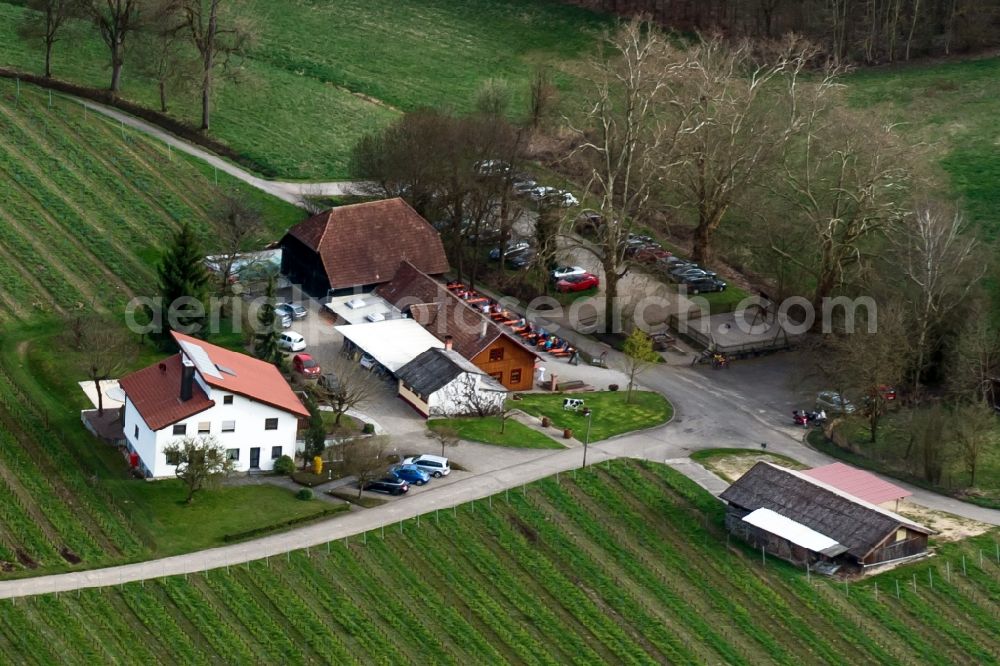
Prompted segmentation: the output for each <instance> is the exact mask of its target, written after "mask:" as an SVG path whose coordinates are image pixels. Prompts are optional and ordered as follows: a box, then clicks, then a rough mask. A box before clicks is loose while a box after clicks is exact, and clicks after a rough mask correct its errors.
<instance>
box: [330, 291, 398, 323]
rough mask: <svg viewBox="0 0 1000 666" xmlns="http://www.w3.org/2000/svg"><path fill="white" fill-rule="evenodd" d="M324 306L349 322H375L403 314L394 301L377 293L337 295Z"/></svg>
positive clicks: (395, 317)
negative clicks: (394, 304)
mask: <svg viewBox="0 0 1000 666" xmlns="http://www.w3.org/2000/svg"><path fill="white" fill-rule="evenodd" d="M324 307H326V309H327V310H329V311H330V312H332V313H334V314H335V315H337V316H338V317H340V318H341V319H343V320H344V321H346V322H347V323H348V324H364V323H367V322H372V323H374V322H378V321H382V320H385V319H400V318H401V317H402V316H403V315H402V313H400V311H399V310H398V309H397V308H396V307H395V306H393V304H392V303H389V302H388V301H386V300H385V299H383V298H380V297H379V296H376V295H375V294H351V295H349V296H335V297H333V298H331V299H330V302H329V303H326V304H325V306H324Z"/></svg>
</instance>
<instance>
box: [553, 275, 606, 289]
mask: <svg viewBox="0 0 1000 666" xmlns="http://www.w3.org/2000/svg"><path fill="white" fill-rule="evenodd" d="M599 284H601V281H600V280H599V279H598V278H597V276H596V275H594V274H593V273H584V274H582V275H567V276H566V277H564V278H563V279H561V280H559V281H558V282H556V291H561V292H564V293H565V292H570V291H587V290H588V289H596V288H597V286H598V285H599Z"/></svg>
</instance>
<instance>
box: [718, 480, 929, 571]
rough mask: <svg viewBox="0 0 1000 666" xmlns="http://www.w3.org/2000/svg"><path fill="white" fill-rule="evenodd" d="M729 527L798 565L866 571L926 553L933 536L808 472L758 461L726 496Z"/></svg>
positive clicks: (915, 524)
mask: <svg viewBox="0 0 1000 666" xmlns="http://www.w3.org/2000/svg"><path fill="white" fill-rule="evenodd" d="M719 497H720V498H721V499H722V500H724V501H725V502H726V503H727V504H728V509H727V511H726V528H727V529H728V530H729V531H730V532H731V533H732V534H734V535H736V536H739V537H740V538H742V539H743V540H745V541H747V542H748V543H749V544H750V545H752V546H754V547H755V548H757V549H760V548H763V549H764V550H765V552H767V553H770V554H772V555H775V556H777V557H780V558H782V559H786V560H788V561H790V562H793V563H795V564H799V565H807V564H809V565H813V566H815V565H827V566H833V567H836V566H848V567H852V568H860V569H864V568H866V567H870V566H874V565H878V564H885V563H887V562H894V561H899V560H904V559H909V558H913V557H917V556H920V555H922V554H925V553H926V552H927V539H928V536H929V535H931V534H933V531H932V530H930V529H928V528H927V527H924V526H923V525H919V524H917V523H915V522H913V521H911V520H909V519H907V518H904V517H903V516H900V515H899V514H896V513H893V512H892V511H889V510H887V509H884V508H882V507H879V506H876V505H874V504H871V503H870V502H866V501H864V500H862V499H860V498H858V497H854V496H852V495H850V494H848V493H846V492H844V491H842V490H840V489H838V488H835V487H833V486H831V485H829V484H826V483H823V482H822V481H819V480H817V479H815V478H812V477H810V476H808V475H806V474H804V473H802V472H798V471H795V470H791V469H787V468H784V467H779V466H777V465H773V464H771V463H767V462H759V463H757V464H756V465H754V466H753V467H752V468H751V469H750V470H749V471H748V472H747V473H746V474H744V475H743V476H742V477H740V478H739V479H738V480H737V481H736V482H735V483H733V484H732V485H731V486H730V487H729V488H727V489H726V490H725V492H723V493H722V494H721V495H720V496H719Z"/></svg>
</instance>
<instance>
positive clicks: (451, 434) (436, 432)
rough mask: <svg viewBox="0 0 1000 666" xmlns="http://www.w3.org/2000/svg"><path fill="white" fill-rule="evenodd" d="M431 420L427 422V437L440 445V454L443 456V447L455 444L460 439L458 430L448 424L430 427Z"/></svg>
mask: <svg viewBox="0 0 1000 666" xmlns="http://www.w3.org/2000/svg"><path fill="white" fill-rule="evenodd" d="M433 423H434V422H433V421H431V423H430V424H428V429H427V438H428V439H433V440H434V441H435V442H437V443H438V444H440V445H441V455H442V456H444V452H445V449H447V448H448V447H451V446H455V445H457V444H458V443H459V442H460V441H461V437H459V435H458V431H457V430H455V429H454V428H452V427H449V426H440V427H431V426H433Z"/></svg>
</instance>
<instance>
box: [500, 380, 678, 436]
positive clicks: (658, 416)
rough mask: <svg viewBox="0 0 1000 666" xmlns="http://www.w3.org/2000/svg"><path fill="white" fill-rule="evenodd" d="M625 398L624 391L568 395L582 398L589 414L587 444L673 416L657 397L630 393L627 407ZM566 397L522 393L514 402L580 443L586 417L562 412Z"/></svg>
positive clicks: (639, 392)
mask: <svg viewBox="0 0 1000 666" xmlns="http://www.w3.org/2000/svg"><path fill="white" fill-rule="evenodd" d="M625 394H626V392H625V391H594V392H591V393H574V394H572V397H579V398H582V399H583V400H584V401H585V405H586V406H587V407H589V408H590V409H591V410H593V414H592V416H591V417H590V418H591V424H590V441H591V442H597V441H600V440H602V439H607V438H608V437H614V436H615V435H621V434H623V433H626V432H632V431H633V430H642V429H643V428H651V427H653V426H656V425H660V424H661V423H665V422H666V421H667V420H668V419H669V418H670V417H671V415H672V414H673V407H672V406H671V405H670V403H669V402H667V399H666V398H664V397H663V396H662V395H660V394H659V393H654V392H652V391H634V392H633V393H632V402H631V403H628V404H627V403H626V402H625ZM569 395H570V394H562V393H555V394H545V393H526V394H525V395H524V397H523V399H521V400H519V401H518V402H517V406H518V407H519V408H520V409H523V410H524V411H525V412H528V413H529V414H534V415H536V416H547V417H549V420H550V421H551V422H552V425H553V426H554V427H556V428H572V429H573V436H574V437H576V438H577V439H581V440H582V439H583V438H584V437H585V435H586V431H587V417H586V416H584V415H583V413H582V411H579V412H571V411H566V410H565V409H563V398H565V397H567V396H569Z"/></svg>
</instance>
